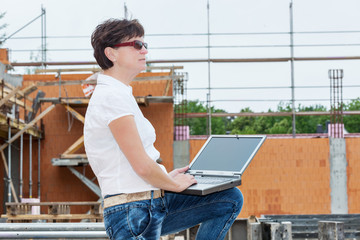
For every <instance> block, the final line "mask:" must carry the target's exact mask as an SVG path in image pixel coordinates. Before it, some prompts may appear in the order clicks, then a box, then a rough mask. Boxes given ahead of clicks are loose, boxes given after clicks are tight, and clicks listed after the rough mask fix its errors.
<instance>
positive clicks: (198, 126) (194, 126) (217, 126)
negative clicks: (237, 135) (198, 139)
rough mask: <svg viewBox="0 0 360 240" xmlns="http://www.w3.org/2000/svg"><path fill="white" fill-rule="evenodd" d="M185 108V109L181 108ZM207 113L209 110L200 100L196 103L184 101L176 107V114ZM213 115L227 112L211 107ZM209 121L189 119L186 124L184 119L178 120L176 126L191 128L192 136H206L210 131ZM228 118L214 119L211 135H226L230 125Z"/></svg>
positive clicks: (205, 119) (212, 119)
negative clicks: (227, 127)
mask: <svg viewBox="0 0 360 240" xmlns="http://www.w3.org/2000/svg"><path fill="white" fill-rule="evenodd" d="M181 105H183V106H184V108H182V107H181ZM180 112H183V113H206V112H207V108H206V106H204V105H203V104H202V103H201V102H199V101H198V100H196V101H184V102H183V103H182V104H180V105H176V106H175V113H180ZM211 112H212V113H215V112H216V113H221V112H225V111H224V110H222V109H215V108H214V107H211ZM207 122H208V119H207V118H206V117H205V118H187V119H186V120H185V122H183V120H182V119H176V120H175V125H188V126H190V135H206V134H207V132H208V131H207V129H208V127H207V126H208V124H207ZM227 122H228V120H227V118H222V117H212V118H211V133H212V134H225V133H226V129H225V128H226V126H227V125H228V123H227Z"/></svg>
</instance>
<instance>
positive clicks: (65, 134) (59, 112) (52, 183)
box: [0, 73, 173, 213]
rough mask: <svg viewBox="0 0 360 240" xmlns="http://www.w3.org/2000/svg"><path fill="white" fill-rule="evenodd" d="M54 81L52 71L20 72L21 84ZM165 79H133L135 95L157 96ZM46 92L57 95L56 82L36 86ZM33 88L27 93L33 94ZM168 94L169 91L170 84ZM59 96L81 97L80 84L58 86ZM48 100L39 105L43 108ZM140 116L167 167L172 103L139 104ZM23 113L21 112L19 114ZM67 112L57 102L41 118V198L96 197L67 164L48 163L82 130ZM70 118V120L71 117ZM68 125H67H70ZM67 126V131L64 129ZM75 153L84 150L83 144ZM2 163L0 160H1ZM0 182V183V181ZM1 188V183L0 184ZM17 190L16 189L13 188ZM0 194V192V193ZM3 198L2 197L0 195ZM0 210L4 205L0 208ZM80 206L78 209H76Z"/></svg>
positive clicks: (70, 76)
mask: <svg viewBox="0 0 360 240" xmlns="http://www.w3.org/2000/svg"><path fill="white" fill-rule="evenodd" d="M164 75H169V73H142V74H140V75H139V76H141V77H144V76H164ZM88 76H89V74H62V75H61V77H62V80H63V81H66V80H83V79H86V78H87V77H88ZM51 80H54V81H58V79H57V78H56V77H55V75H24V82H23V87H26V86H28V85H29V84H31V83H33V82H36V81H51ZM166 83H167V82H166V81H164V80H157V81H151V82H149V81H141V82H134V83H133V84H132V86H133V93H134V95H135V96H147V95H152V96H161V95H162V94H163V92H164V88H165V86H166ZM39 89H40V90H42V91H44V92H45V93H46V95H45V97H46V98H52V97H59V87H58V86H46V87H39ZM35 95H36V92H35V93H33V94H31V97H33V98H34V97H35ZM168 95H170V96H171V95H172V85H171V84H170V91H169V94H168ZM61 97H84V94H83V92H82V89H81V87H80V85H67V86H62V87H61ZM48 106H50V104H49V103H46V104H43V105H42V111H44V110H45V109H46V108H47V107H48ZM75 110H77V111H78V112H79V113H81V114H82V115H85V112H86V108H76V109H75ZM141 110H142V111H143V113H144V116H145V117H147V118H148V119H149V121H150V122H151V123H152V124H153V126H154V127H155V130H156V134H157V141H156V143H155V146H156V148H157V149H158V150H159V151H160V153H161V158H162V160H163V164H164V165H165V167H166V168H167V169H168V170H172V168H173V160H172V155H173V151H172V149H173V148H172V145H173V106H172V104H171V103H150V105H149V106H147V107H141ZM22 115H23V114H22ZM68 117H69V115H68V113H67V111H66V109H65V108H64V106H62V105H60V104H58V105H56V107H55V108H54V109H53V110H52V111H51V112H50V113H48V114H47V115H46V116H45V117H44V118H43V120H44V126H45V138H44V139H42V140H41V201H42V202H45V201H46V202H47V201H49V202H50V201H92V200H93V201H97V200H98V197H97V196H96V195H95V194H94V193H93V192H92V191H91V190H90V189H89V188H88V187H86V186H85V185H84V184H83V183H82V182H81V181H80V180H79V179H78V178H77V177H76V176H75V175H73V174H72V173H71V172H70V170H69V169H67V167H55V166H52V163H51V159H52V158H57V157H59V156H60V154H61V153H63V152H64V151H65V150H66V149H67V148H68V147H70V146H71V145H72V144H73V143H74V142H75V141H76V140H77V139H78V138H79V137H81V136H82V134H83V124H82V123H81V122H80V121H78V120H76V119H72V117H71V115H70V121H69V120H68ZM71 119H72V120H71ZM70 125H71V127H70ZM68 130H69V131H68ZM28 146H29V141H28V137H27V136H25V140H24V174H23V178H24V187H23V197H25V198H28V197H30V193H29V147H28ZM37 146H38V145H37V140H35V139H34V141H33V148H32V149H33V150H32V153H33V154H32V158H33V160H32V161H33V171H32V176H33V177H32V178H33V187H32V188H33V191H32V197H38V196H37V191H38V188H37V175H38V170H37V169H38V165H37ZM77 153H84V148H81V149H80V150H78V152H77ZM1 165H2V164H1ZM76 170H78V171H79V172H80V173H85V176H86V177H87V178H89V179H92V178H93V177H94V174H93V173H92V170H91V168H90V167H89V166H87V167H76ZM1 174H3V173H1ZM1 185H2V184H1ZM1 188H3V186H2V187H1ZM17 191H18V190H17ZM0 198H2V196H0ZM0 200H1V201H3V199H0ZM0 210H1V212H2V213H3V212H4V209H0ZM78 210H81V209H78ZM85 210H86V209H84V211H85Z"/></svg>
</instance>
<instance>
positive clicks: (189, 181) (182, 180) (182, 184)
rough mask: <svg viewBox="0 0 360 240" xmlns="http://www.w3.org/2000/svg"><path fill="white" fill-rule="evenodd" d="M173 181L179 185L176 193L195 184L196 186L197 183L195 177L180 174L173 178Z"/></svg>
mask: <svg viewBox="0 0 360 240" xmlns="http://www.w3.org/2000/svg"><path fill="white" fill-rule="evenodd" d="M172 178H173V180H174V181H175V182H176V183H177V185H178V186H177V190H176V191H175V192H182V191H184V190H185V189H187V188H188V187H190V186H191V185H193V184H196V183H197V181H196V179H195V178H194V176H192V175H190V174H187V173H183V172H182V173H178V174H175V175H174V176H172Z"/></svg>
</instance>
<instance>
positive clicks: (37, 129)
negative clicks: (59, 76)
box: [0, 63, 54, 202]
mask: <svg viewBox="0 0 360 240" xmlns="http://www.w3.org/2000/svg"><path fill="white" fill-rule="evenodd" d="M7 68H8V65H5V64H2V63H0V69H1V73H0V136H1V138H2V140H3V142H2V143H1V145H0V154H1V158H2V161H3V165H4V168H5V173H6V176H5V185H4V186H7V189H8V190H7V192H8V195H7V197H8V201H9V202H12V201H13V200H14V201H15V202H19V199H18V196H19V198H20V199H21V198H22V189H23V178H22V176H23V147H24V146H23V139H24V134H25V135H26V136H27V137H28V138H29V144H30V146H29V149H30V153H31V149H32V148H33V147H32V138H33V137H34V138H35V139H38V143H40V139H41V138H42V137H43V131H42V122H41V120H42V118H43V117H44V116H45V115H46V114H48V113H49V112H50V111H51V110H53V109H54V105H50V106H49V107H48V108H46V109H45V110H44V111H42V112H41V113H40V114H38V115H37V112H38V111H39V109H40V105H39V103H37V98H36V99H32V98H31V97H29V95H30V94H31V93H33V92H35V91H37V90H38V89H37V86H36V85H34V84H32V85H30V86H28V87H26V88H23V89H21V84H22V77H21V76H17V75H11V74H7V73H6V69H7ZM43 95H44V93H43V92H41V91H38V92H37V94H36V96H37V97H38V96H43ZM29 105H31V107H30V106H29ZM40 111H41V109H40ZM36 115H37V116H36ZM35 116H36V117H35ZM19 138H20V147H19V150H20V173H19V175H20V176H19V179H20V183H19V185H20V187H19V192H18V194H17V191H16V189H15V187H14V183H13V179H12V167H13V166H12V148H13V147H14V144H15V142H16V141H18V140H19ZM6 148H7V149H8V151H7V156H6V155H5V153H4V150H5V149H6ZM38 151H39V149H38ZM38 156H39V158H38V161H39V162H40V153H38ZM30 160H32V158H31V157H30ZM29 174H30V175H31V169H30V171H29ZM38 177H39V178H38V183H39V184H40V175H39V176H38ZM29 184H30V187H29V188H30V192H32V191H31V190H32V183H31V182H30V183H29ZM38 196H40V189H38Z"/></svg>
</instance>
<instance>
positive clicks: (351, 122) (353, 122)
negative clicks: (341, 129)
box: [343, 98, 360, 133]
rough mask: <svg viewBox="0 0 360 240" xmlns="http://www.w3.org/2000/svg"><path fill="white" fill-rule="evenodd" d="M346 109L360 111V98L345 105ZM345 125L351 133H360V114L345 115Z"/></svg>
mask: <svg viewBox="0 0 360 240" xmlns="http://www.w3.org/2000/svg"><path fill="white" fill-rule="evenodd" d="M344 110H345V111H359V110H360V98H357V99H353V100H351V101H350V103H349V104H347V105H345V106H344ZM343 121H344V126H345V128H346V130H347V131H348V132H350V133H360V115H347V116H344V119H343Z"/></svg>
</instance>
